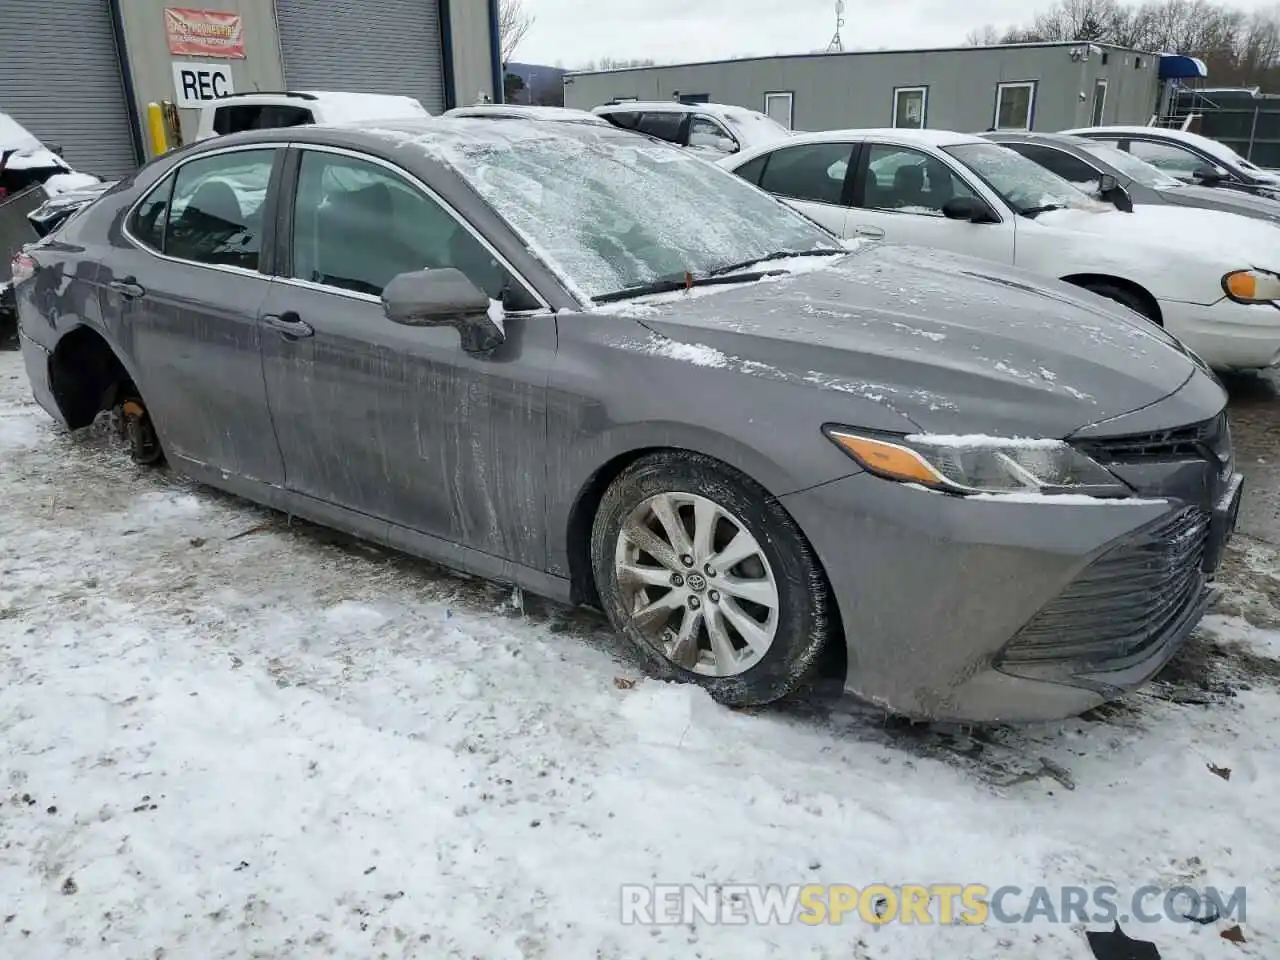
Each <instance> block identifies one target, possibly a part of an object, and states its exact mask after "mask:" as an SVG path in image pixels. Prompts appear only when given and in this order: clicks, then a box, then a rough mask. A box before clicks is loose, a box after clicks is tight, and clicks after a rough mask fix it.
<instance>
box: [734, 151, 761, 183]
mask: <svg viewBox="0 0 1280 960" xmlns="http://www.w3.org/2000/svg"><path fill="white" fill-rule="evenodd" d="M768 162H769V154H767V153H766V154H762V155H761V156H758V157H756V158H755V159H754V160H748V161H747V162H746V163H744V164H743V165H742V166H740V167H739V168H738V169H737V170H735V171H733V172H734V173H736V174H737V175H738V176H740V177H741V178H742V179H743V180H746V181H747V182H748V183H754V184H755V185H756V186H757V187H758V186H760V175H761V174H762V173H764V168H765V164H767V163H768Z"/></svg>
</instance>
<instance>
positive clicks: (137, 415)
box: [120, 399, 161, 464]
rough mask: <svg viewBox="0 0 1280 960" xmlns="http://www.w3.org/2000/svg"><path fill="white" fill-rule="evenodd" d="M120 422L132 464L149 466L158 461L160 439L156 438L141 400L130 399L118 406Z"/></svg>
mask: <svg viewBox="0 0 1280 960" xmlns="http://www.w3.org/2000/svg"><path fill="white" fill-rule="evenodd" d="M120 420H121V425H122V426H123V428H124V439H125V443H126V444H127V445H128V447H129V456H130V458H131V459H132V460H133V462H134V463H141V464H151V463H155V462H156V461H158V460H159V459H160V455H161V450H160V438H159V437H157V436H156V431H155V427H153V426H152V425H151V417H150V415H149V414H148V413H147V408H146V407H145V406H143V404H142V401H141V400H137V399H130V400H126V401H124V403H122V404H121V405H120Z"/></svg>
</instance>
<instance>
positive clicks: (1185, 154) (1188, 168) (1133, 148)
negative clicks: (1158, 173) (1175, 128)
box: [1129, 140, 1208, 180]
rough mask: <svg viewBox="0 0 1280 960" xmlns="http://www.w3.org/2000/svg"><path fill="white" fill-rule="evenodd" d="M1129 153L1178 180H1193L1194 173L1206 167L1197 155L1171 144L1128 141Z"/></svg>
mask: <svg viewBox="0 0 1280 960" xmlns="http://www.w3.org/2000/svg"><path fill="white" fill-rule="evenodd" d="M1129 152H1130V153H1131V154H1133V155H1134V156H1135V157H1137V158H1138V159H1139V160H1145V161H1147V163H1149V164H1151V165H1152V166H1153V167H1156V168H1157V169H1159V170H1163V171H1164V172H1165V173H1167V174H1169V176H1171V177H1177V178H1178V179H1179V180H1194V179H1195V176H1194V174H1195V172H1196V171H1197V170H1198V169H1200V168H1201V167H1204V166H1208V164H1207V162H1206V161H1205V160H1203V159H1201V158H1200V156H1199V155H1198V154H1196V153H1193V152H1192V151H1190V150H1187V149H1185V148H1183V147H1178V146H1174V145H1173V144H1171V143H1156V142H1155V141H1153V140H1130V141H1129Z"/></svg>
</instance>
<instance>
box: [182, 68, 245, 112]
mask: <svg viewBox="0 0 1280 960" xmlns="http://www.w3.org/2000/svg"><path fill="white" fill-rule="evenodd" d="M173 90H174V93H175V94H176V96H175V97H174V100H173V102H174V103H175V104H177V105H178V106H179V107H187V108H199V107H203V106H204V105H205V104H207V103H209V101H211V100H219V99H221V98H222V97H229V96H231V94H233V93H235V92H236V89H235V86H234V85H233V84H232V82H231V64H229V63H179V62H177V61H175V62H174V64H173Z"/></svg>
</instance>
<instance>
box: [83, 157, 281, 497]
mask: <svg viewBox="0 0 1280 960" xmlns="http://www.w3.org/2000/svg"><path fill="white" fill-rule="evenodd" d="M283 153H284V151H283V150H276V149H272V148H262V147H258V148H252V149H245V148H235V149H229V150H226V151H219V152H218V153H214V154H206V155H201V156H200V157H197V158H195V159H193V160H190V161H188V162H187V163H184V164H182V165H181V166H179V167H178V168H177V170H176V172H175V173H173V174H171V175H169V176H168V177H166V178H165V179H164V180H163V181H161V183H160V184H158V185H157V186H156V187H155V188H154V189H153V190H152V191H151V192H150V193H149V194H148V195H147V196H146V197H145V198H144V199H143V201H142V202H141V203H140V204H139V205H138V207H137V208H136V209H135V211H134V213H133V215H132V216H131V218H130V220H129V222H128V223H127V224H126V228H127V238H126V239H127V240H128V241H131V242H128V243H126V244H123V245H120V246H118V247H116V249H115V251H114V252H113V254H112V257H111V260H110V262H109V263H107V264H105V266H106V267H107V269H106V270H104V271H103V277H102V284H103V286H102V291H103V292H102V297H103V300H102V303H103V315H104V317H105V318H106V319H107V322H108V323H109V324H111V325H112V326H113V330H114V332H115V335H116V337H117V339H118V340H119V341H120V343H121V346H122V347H123V348H124V350H125V351H126V353H127V354H128V355H129V356H131V357H132V358H133V361H134V366H135V369H137V370H139V371H144V372H145V379H144V380H143V382H141V383H139V384H137V387H138V389H139V391H140V392H141V394H142V399H143V400H144V401H145V402H146V405H147V409H148V412H149V413H150V414H151V418H152V420H153V421H154V423H155V426H156V429H157V431H158V432H159V434H160V439H161V442H162V444H163V445H164V447H165V449H166V452H167V453H170V454H176V455H178V456H180V457H185V458H187V459H190V460H195V461H198V462H200V463H202V464H206V465H208V466H210V467H213V468H215V469H218V470H222V471H225V472H227V473H229V474H233V475H236V476H240V477H245V478H247V479H251V480H257V481H261V482H264V483H272V484H277V483H279V482H281V480H283V478H284V468H283V465H282V463H281V460H280V451H279V449H278V448H277V446H276V441H275V435H274V432H273V431H272V428H271V417H270V414H269V412H268V410H267V396H266V390H265V388H264V386H263V383H262V361H261V358H260V356H259V350H258V313H259V311H260V309H261V307H262V305H263V303H264V301H265V300H266V299H267V291H268V289H269V288H270V287H271V282H270V280H269V279H268V278H267V277H266V276H265V275H264V274H262V273H259V272H258V270H259V267H260V266H261V263H260V257H261V254H262V248H263V236H264V228H265V221H266V219H267V217H266V214H267V203H266V199H267V188H268V185H269V183H270V182H271V178H272V171H273V168H274V166H275V163H276V161H277V159H278V158H282V157H283Z"/></svg>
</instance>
